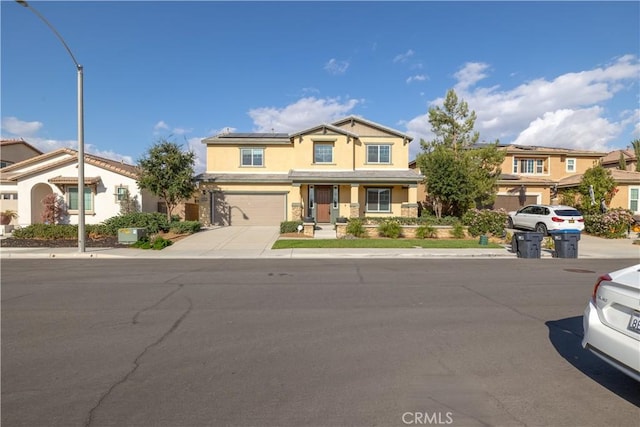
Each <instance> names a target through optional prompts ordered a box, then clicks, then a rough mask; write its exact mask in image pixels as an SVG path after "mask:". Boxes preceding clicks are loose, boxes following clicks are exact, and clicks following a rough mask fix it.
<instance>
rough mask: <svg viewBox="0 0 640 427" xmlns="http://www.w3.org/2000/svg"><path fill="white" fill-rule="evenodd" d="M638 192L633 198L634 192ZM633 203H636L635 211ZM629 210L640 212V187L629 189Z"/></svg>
mask: <svg viewBox="0 0 640 427" xmlns="http://www.w3.org/2000/svg"><path fill="white" fill-rule="evenodd" d="M634 191H635V192H636V197H635V198H632V196H633V192H634ZM633 202H635V205H636V206H635V207H636V208H635V209H633V206H632V204H633ZM629 210H630V211H631V212H634V213H635V212H640V187H629Z"/></svg>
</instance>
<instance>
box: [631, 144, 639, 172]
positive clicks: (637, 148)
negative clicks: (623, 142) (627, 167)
mask: <svg viewBox="0 0 640 427" xmlns="http://www.w3.org/2000/svg"><path fill="white" fill-rule="evenodd" d="M631 146H632V147H633V152H634V153H635V155H636V172H640V139H634V140H633V141H631Z"/></svg>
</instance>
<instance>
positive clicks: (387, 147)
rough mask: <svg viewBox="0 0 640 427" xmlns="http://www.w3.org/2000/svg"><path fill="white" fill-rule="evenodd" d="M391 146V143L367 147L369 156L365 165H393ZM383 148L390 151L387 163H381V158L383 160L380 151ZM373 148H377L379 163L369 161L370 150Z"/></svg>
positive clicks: (368, 145)
mask: <svg viewBox="0 0 640 427" xmlns="http://www.w3.org/2000/svg"><path fill="white" fill-rule="evenodd" d="M391 145H392V144H389V143H378V144H367V145H366V148H367V152H366V155H367V157H366V161H365V163H366V164H372V165H390V164H391V152H392V150H391ZM382 147H385V148H386V149H387V150H389V152H388V153H387V156H388V160H387V161H381V160H380V158H381V155H380V149H381V148H382ZM371 148H376V156H377V161H371V160H370V159H369V150H370V149H371Z"/></svg>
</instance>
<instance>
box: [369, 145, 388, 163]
mask: <svg viewBox="0 0 640 427" xmlns="http://www.w3.org/2000/svg"><path fill="white" fill-rule="evenodd" d="M367 163H385V164H389V163H391V145H389V144H381V145H367Z"/></svg>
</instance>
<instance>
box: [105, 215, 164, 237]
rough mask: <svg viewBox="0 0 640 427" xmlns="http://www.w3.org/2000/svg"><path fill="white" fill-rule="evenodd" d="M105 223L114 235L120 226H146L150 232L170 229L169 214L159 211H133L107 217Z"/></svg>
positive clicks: (154, 232)
mask: <svg viewBox="0 0 640 427" xmlns="http://www.w3.org/2000/svg"><path fill="white" fill-rule="evenodd" d="M103 224H104V225H105V226H106V227H107V228H108V229H109V230H110V232H112V233H113V235H114V236H115V235H117V234H118V229H120V228H146V229H147V233H149V234H156V233H159V232H161V231H163V232H167V231H169V221H168V220H167V216H166V215H164V214H161V213H159V212H153V213H150V212H133V213H129V214H126V215H118V216H114V217H111V218H109V219H107V220H106V221H104V223H103Z"/></svg>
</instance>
